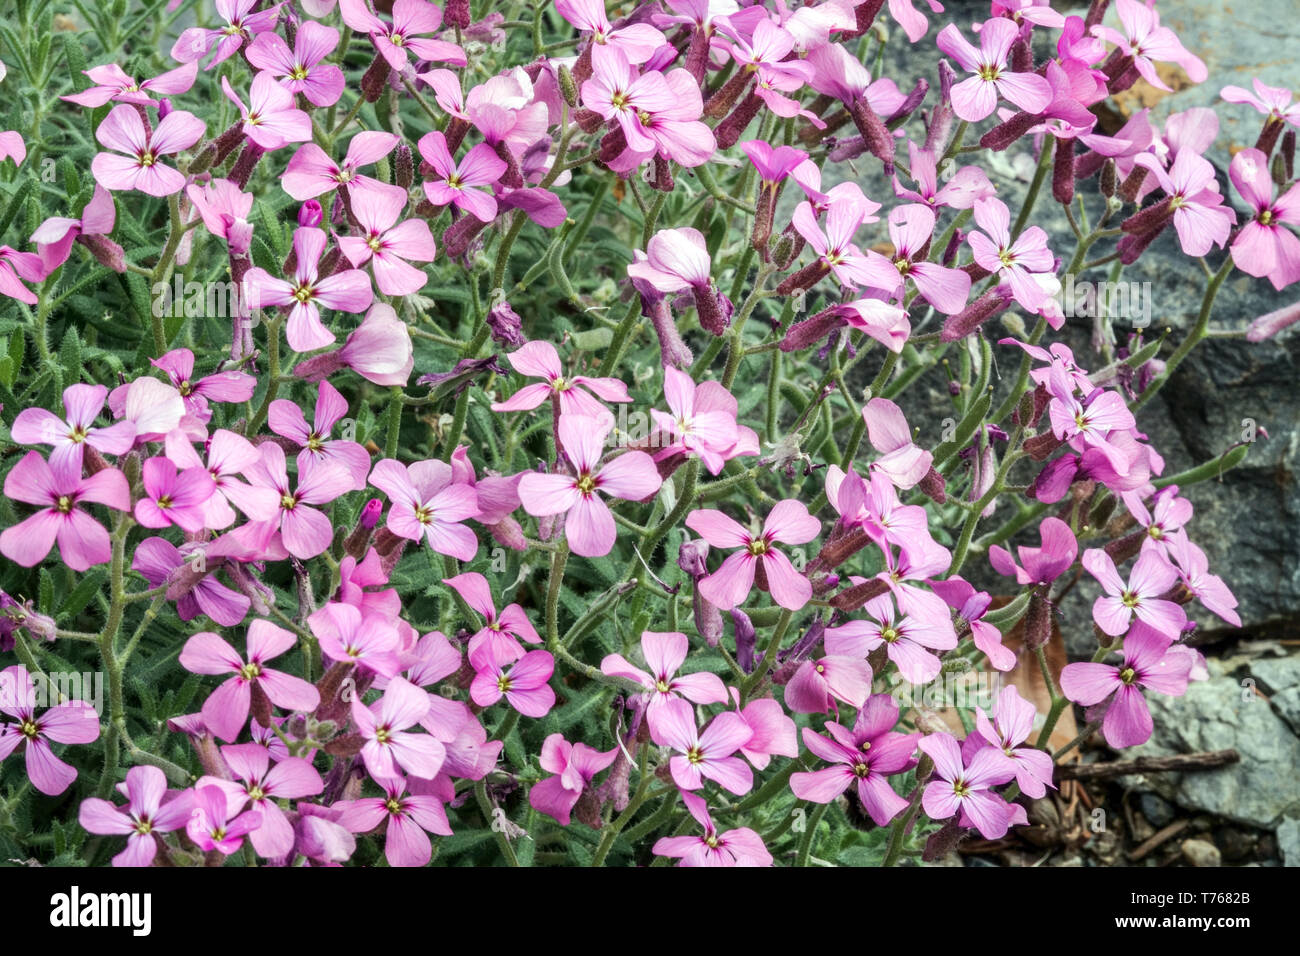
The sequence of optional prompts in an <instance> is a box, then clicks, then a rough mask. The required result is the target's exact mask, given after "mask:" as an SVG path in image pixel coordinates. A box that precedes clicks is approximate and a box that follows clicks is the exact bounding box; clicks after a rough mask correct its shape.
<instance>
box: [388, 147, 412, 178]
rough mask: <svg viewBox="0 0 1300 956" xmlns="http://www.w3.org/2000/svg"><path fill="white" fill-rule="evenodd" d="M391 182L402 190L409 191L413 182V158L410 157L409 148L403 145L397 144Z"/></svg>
mask: <svg viewBox="0 0 1300 956" xmlns="http://www.w3.org/2000/svg"><path fill="white" fill-rule="evenodd" d="M393 182H394V183H395V184H396V185H398V186H400V187H401V188H402V189H410V188H411V183H413V182H415V158H414V157H413V156H412V155H411V147H409V146H407V145H406V144H405V143H398V144H397V150H396V153H395V157H394V161H393Z"/></svg>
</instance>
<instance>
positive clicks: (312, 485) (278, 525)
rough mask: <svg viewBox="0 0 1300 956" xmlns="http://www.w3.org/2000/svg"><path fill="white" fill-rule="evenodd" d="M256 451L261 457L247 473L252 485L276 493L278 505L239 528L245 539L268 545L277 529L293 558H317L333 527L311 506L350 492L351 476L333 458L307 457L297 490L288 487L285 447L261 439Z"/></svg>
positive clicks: (332, 533) (322, 514) (254, 545)
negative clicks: (262, 518)
mask: <svg viewBox="0 0 1300 956" xmlns="http://www.w3.org/2000/svg"><path fill="white" fill-rule="evenodd" d="M258 451H259V452H260V453H261V458H260V460H259V461H258V462H257V463H256V464H254V465H252V466H251V467H250V468H249V469H248V471H247V472H246V474H247V475H248V479H249V481H250V482H251V483H252V484H253V486H254V487H258V488H269V489H271V490H272V491H274V492H275V493H276V494H277V495H279V497H280V507H279V509H278V513H277V514H275V515H274V516H273V517H272V518H270V519H269V520H267V521H260V522H255V523H252V524H248V525H245V526H244V527H243V528H241V529H238V530H239V531H244V530H245V529H247V534H246V540H248V541H249V542H255V544H251V545H250V546H252V547H257V546H258V545H260V546H263V547H265V546H267V545H269V544H270V542H271V539H272V538H273V536H274V535H275V533H276V531H279V532H280V538H281V541H282V542H283V545H284V548H285V550H287V551H288V552H289V553H290V554H292V555H293V556H294V557H295V558H298V559H299V560H301V561H305V560H307V559H308V558H314V557H316V555H318V554H320V553H321V552H322V551H324V550H325V549H326V548H328V547H329V544H330V539H331V538H332V537H333V535H334V526H333V525H332V524H331V523H330V519H329V518H328V517H327V516H326V515H325V514H324V512H322V511H320V510H318V508H316V507H312V506H314V505H327V504H329V503H330V502H332V501H333V500H334V499H335V498H337V497H339V495H343V494H346V493H347V492H349V491H351V490H352V475H351V474H349V473H348V471H347V470H346V469H344V468H343V466H342V465H339V464H336V463H334V462H332V461H327V462H322V463H319V464H317V463H316V461H315V460H313V459H311V458H309V459H307V461H306V462H305V463H304V464H305V465H306V467H305V468H302V469H301V470H300V471H299V473H298V486H297V489H296V490H291V489H290V486H289V472H288V469H287V468H286V467H285V458H284V449H283V448H281V447H280V446H279V445H277V444H276V443H275V442H263V443H262V444H261V445H259V446H258Z"/></svg>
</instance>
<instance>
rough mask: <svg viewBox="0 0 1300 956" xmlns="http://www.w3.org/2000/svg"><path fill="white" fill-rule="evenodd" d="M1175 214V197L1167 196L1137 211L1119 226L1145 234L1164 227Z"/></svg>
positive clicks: (1127, 230) (1137, 233) (1130, 231)
mask: <svg viewBox="0 0 1300 956" xmlns="http://www.w3.org/2000/svg"><path fill="white" fill-rule="evenodd" d="M1173 214H1174V210H1173V197H1171V196H1166V197H1165V198H1164V199H1162V200H1160V201H1159V202H1158V203H1154V204H1153V205H1150V206H1147V207H1146V208H1145V209H1141V210H1139V211H1138V212H1135V213H1134V214H1133V215H1131V216H1129V217H1128V218H1127V219H1125V220H1124V221H1123V222H1122V223H1120V224H1119V227H1120V229H1122V230H1123V231H1124V232H1126V233H1129V234H1131V235H1144V234H1146V233H1149V232H1156V231H1158V230H1160V229H1162V228H1164V226H1165V224H1166V223H1167V222H1168V221H1169V220H1170V219H1171V218H1172V217H1173Z"/></svg>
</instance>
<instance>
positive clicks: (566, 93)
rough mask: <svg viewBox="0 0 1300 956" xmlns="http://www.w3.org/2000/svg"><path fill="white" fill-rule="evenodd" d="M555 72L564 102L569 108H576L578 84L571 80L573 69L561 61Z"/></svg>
mask: <svg viewBox="0 0 1300 956" xmlns="http://www.w3.org/2000/svg"><path fill="white" fill-rule="evenodd" d="M556 73H557V75H558V79H559V87H560V95H561V96H563V97H564V102H566V103H568V104H569V109H576V108H577V106H578V84H577V83H575V82H573V71H572V70H570V69H569V68H568V67H567V66H565V65H564V64H563V63H561V64H560V68H559V70H557V71H556ZM596 115H597V116H599V115H600V114H598V113H597V114H596Z"/></svg>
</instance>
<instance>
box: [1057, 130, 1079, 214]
mask: <svg viewBox="0 0 1300 956" xmlns="http://www.w3.org/2000/svg"><path fill="white" fill-rule="evenodd" d="M1052 198H1053V199H1055V200H1056V201H1057V202H1059V203H1060V204H1061V205H1063V206H1068V205H1069V204H1070V203H1072V202H1074V140H1072V139H1058V140H1057V141H1056V152H1055V153H1053V154H1052Z"/></svg>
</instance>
